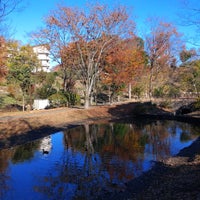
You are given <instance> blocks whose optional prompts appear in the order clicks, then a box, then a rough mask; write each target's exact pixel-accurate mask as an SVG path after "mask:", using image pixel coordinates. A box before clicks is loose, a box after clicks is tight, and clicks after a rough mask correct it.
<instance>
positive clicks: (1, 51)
mask: <svg viewBox="0 0 200 200" xmlns="http://www.w3.org/2000/svg"><path fill="white" fill-rule="evenodd" d="M6 58H7V50H6V41H5V39H4V37H0V80H2V78H3V77H5V75H6V73H7V67H6Z"/></svg>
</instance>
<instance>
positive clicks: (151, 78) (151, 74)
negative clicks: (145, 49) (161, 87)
mask: <svg viewBox="0 0 200 200" xmlns="http://www.w3.org/2000/svg"><path fill="white" fill-rule="evenodd" d="M152 81H153V69H151V72H150V78H149V99H150V100H151V98H152Z"/></svg>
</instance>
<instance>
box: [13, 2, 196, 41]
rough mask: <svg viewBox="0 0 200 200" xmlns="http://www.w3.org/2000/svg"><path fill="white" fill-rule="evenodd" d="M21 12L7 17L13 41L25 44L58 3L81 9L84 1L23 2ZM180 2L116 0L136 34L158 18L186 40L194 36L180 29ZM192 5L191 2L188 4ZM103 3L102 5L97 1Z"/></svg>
mask: <svg viewBox="0 0 200 200" xmlns="http://www.w3.org/2000/svg"><path fill="white" fill-rule="evenodd" d="M23 1H24V5H25V6H24V9H22V10H21V11H20V12H16V13H13V14H12V15H11V16H10V21H11V26H12V28H13V33H14V34H13V37H14V38H15V39H17V40H21V41H22V42H23V43H27V42H28V37H27V33H30V32H31V31H36V30H37V29H38V28H40V27H42V25H43V19H44V17H45V16H47V14H49V12H50V11H51V10H53V9H55V8H56V5H57V4H58V3H60V4H64V5H66V6H77V7H83V6H84V5H85V4H86V3H87V2H88V0H76V1H73V0H61V1H59V0H23ZM181 1H182V0H124V1H122V0H118V2H119V4H122V5H125V6H127V7H129V8H130V9H131V14H132V16H134V17H135V21H136V25H137V30H138V34H142V32H144V31H146V30H145V29H146V23H145V21H146V19H147V18H149V17H152V16H158V17H160V18H162V19H163V21H170V22H173V23H174V24H175V25H176V26H177V27H178V30H179V31H180V32H182V33H184V34H185V35H186V36H187V37H188V36H190V35H193V34H195V30H194V29H193V28H192V27H183V26H180V17H179V16H178V15H179V14H180V13H181V12H182V11H181V9H182V4H181ZM190 1H195V0H190ZM100 2H102V3H103V1H100ZM104 2H105V3H107V4H111V5H112V4H116V2H117V1H116V0H107V1H105V0H104Z"/></svg>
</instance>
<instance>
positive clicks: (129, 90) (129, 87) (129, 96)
mask: <svg viewBox="0 0 200 200" xmlns="http://www.w3.org/2000/svg"><path fill="white" fill-rule="evenodd" d="M131 86H132V85H131V83H129V84H128V98H129V100H131V98H132V96H131V90H132V87H131Z"/></svg>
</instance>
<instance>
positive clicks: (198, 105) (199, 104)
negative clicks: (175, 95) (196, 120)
mask: <svg viewBox="0 0 200 200" xmlns="http://www.w3.org/2000/svg"><path fill="white" fill-rule="evenodd" d="M194 107H195V109H196V110H200V97H199V98H198V99H197V100H196V101H195V103H194Z"/></svg>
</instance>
